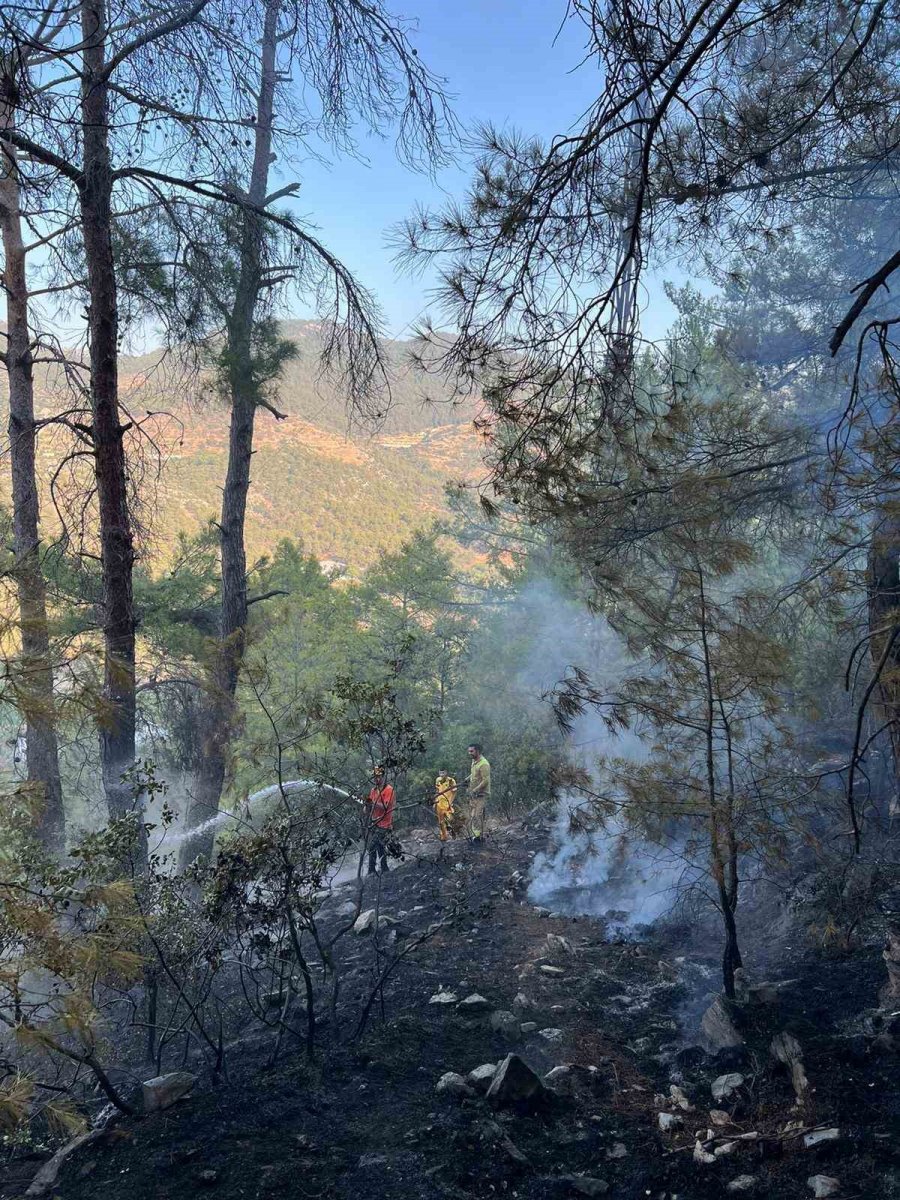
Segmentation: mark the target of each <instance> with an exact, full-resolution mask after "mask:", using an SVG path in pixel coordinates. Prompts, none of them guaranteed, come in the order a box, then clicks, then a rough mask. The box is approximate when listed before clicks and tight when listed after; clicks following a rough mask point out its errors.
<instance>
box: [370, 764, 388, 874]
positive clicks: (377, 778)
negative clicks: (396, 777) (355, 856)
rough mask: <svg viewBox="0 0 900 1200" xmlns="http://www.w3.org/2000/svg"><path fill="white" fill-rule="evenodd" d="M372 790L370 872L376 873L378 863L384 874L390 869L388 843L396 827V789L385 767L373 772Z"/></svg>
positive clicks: (379, 767)
mask: <svg viewBox="0 0 900 1200" xmlns="http://www.w3.org/2000/svg"><path fill="white" fill-rule="evenodd" d="M372 783H373V787H372V790H371V791H370V792H369V795H368V798H367V800H366V815H367V816H368V818H369V828H368V830H367V835H368V836H367V838H366V842H367V844H368V847H369V874H370V875H374V874H375V873H376V871H375V867H376V863H377V865H378V866H379V868H380V871H381V874H382V875H383V874H384V873H385V872H386V871H387V869H388V853H387V844H388V842H389V841H390V839H391V833H392V832H393V829H394V789H393V788H392V787H391V785H390V784H389V783H388V781H387V777H386V775H385V773H384V767H381V766H378V767H376V768H375V770H374V771H373V772H372Z"/></svg>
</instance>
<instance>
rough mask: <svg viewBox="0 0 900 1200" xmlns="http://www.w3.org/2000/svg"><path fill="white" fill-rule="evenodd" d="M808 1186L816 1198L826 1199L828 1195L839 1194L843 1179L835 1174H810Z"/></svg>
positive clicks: (818, 1199)
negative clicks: (837, 1177) (836, 1177)
mask: <svg viewBox="0 0 900 1200" xmlns="http://www.w3.org/2000/svg"><path fill="white" fill-rule="evenodd" d="M806 1186H807V1187H808V1188H809V1190H810V1191H811V1192H812V1194H813V1195H814V1196H815V1197H816V1200H825V1197H826V1196H837V1195H838V1194H839V1193H840V1190H841V1181H840V1180H839V1179H835V1178H834V1176H833V1175H810V1177H809V1179H807V1181H806Z"/></svg>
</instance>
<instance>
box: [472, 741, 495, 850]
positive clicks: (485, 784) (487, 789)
mask: <svg viewBox="0 0 900 1200" xmlns="http://www.w3.org/2000/svg"><path fill="white" fill-rule="evenodd" d="M468 754H469V758H470V759H471V762H472V768H471V770H470V771H469V784H468V789H467V801H468V803H467V808H468V821H467V825H468V832H469V837H470V838H471V839H472V841H473V842H480V841H481V839H482V837H483V836H484V809H485V805H486V804H487V803H488V801H489V800H490V798H491V764H490V763H489V762H488V760H487V759H486V758H485V757H484V754H483V753H482V750H481V743H480V742H472V744H471V745H470V746H469V750H468Z"/></svg>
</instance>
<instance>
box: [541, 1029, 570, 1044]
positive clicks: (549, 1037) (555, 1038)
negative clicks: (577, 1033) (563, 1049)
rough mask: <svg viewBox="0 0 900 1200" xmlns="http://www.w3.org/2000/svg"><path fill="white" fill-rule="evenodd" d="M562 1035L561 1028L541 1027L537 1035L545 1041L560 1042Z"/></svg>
mask: <svg viewBox="0 0 900 1200" xmlns="http://www.w3.org/2000/svg"><path fill="white" fill-rule="evenodd" d="M564 1036H565V1035H564V1034H563V1031H562V1030H561V1029H554V1028H551V1029H541V1030H540V1031H539V1032H538V1037H542V1038H543V1039H544V1041H545V1042H561V1041H562V1039H563V1037H564Z"/></svg>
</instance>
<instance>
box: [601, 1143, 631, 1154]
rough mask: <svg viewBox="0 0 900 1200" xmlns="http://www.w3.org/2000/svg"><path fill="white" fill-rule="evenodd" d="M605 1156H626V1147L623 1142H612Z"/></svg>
mask: <svg viewBox="0 0 900 1200" xmlns="http://www.w3.org/2000/svg"><path fill="white" fill-rule="evenodd" d="M606 1157H607V1158H627V1157H628V1147H627V1146H626V1145H625V1143H624V1142H613V1144H612V1145H611V1146H610V1148H609V1149H608V1150H607V1152H606Z"/></svg>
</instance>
